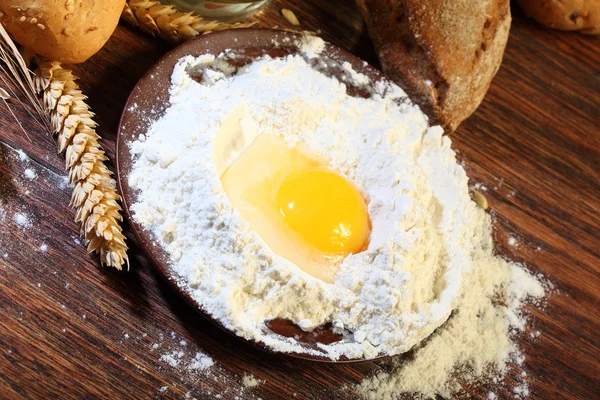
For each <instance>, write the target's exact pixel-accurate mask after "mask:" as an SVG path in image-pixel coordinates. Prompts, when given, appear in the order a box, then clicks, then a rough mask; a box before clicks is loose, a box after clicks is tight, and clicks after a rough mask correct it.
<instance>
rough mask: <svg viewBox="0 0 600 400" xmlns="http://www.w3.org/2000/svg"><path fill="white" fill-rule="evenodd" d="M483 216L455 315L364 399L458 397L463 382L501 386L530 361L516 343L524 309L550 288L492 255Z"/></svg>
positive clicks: (520, 391)
mask: <svg viewBox="0 0 600 400" xmlns="http://www.w3.org/2000/svg"><path fill="white" fill-rule="evenodd" d="M479 214H480V218H479V219H478V221H477V224H476V227H475V228H476V229H475V236H474V238H473V239H474V243H475V253H474V257H475V267H474V269H473V271H472V272H471V273H470V275H471V276H470V284H469V285H467V287H466V288H465V290H464V291H463V294H462V296H461V299H460V302H459V304H458V307H457V309H456V310H455V311H454V314H453V316H452V317H451V318H450V319H449V320H448V322H447V323H446V324H445V325H443V326H441V327H440V328H439V329H438V330H437V331H436V332H435V333H434V334H433V335H432V336H431V337H430V338H429V339H428V340H426V341H425V342H424V343H423V344H421V345H420V346H417V347H416V348H415V350H414V354H413V355H412V356H411V357H410V358H409V359H402V358H400V357H399V358H398V359H397V360H396V361H394V366H393V369H392V371H391V372H382V373H379V374H376V375H375V376H373V377H371V378H368V379H366V380H364V381H363V382H362V383H361V384H360V385H358V386H357V388H356V390H357V391H358V392H359V393H360V394H361V395H362V397H363V398H367V399H382V398H386V399H394V398H401V396H406V395H411V396H413V397H414V398H435V397H436V396H442V397H446V398H454V397H456V396H457V394H458V393H460V391H461V385H462V384H466V385H469V384H476V383H484V384H485V383H486V382H488V381H490V380H492V381H493V382H495V384H494V386H497V384H498V383H499V382H501V380H502V377H503V376H504V375H506V374H507V373H508V372H510V371H511V370H514V368H522V366H523V362H524V359H525V357H524V354H523V353H522V351H521V349H519V347H518V346H517V345H516V343H515V341H514V338H515V337H516V336H519V335H521V334H522V333H523V332H524V331H525V330H526V329H527V320H528V318H527V315H526V314H525V313H524V312H523V311H522V310H521V308H522V306H523V305H524V304H526V303H527V302H529V303H534V304H536V305H539V304H540V301H541V299H542V298H543V296H544V295H545V289H544V286H543V285H542V282H541V280H540V278H536V277H535V276H533V275H532V274H531V273H530V272H528V271H527V269H526V268H525V267H523V266H521V265H519V264H515V263H511V262H508V261H506V260H504V259H502V258H500V257H498V256H495V255H494V254H493V253H494V249H493V241H492V236H491V222H490V217H489V216H488V215H486V214H484V213H483V211H481V212H480V213H479ZM549 286H551V285H549ZM526 377H527V374H526V373H524V372H522V373H521V374H520V376H519V377H518V378H517V379H520V380H521V381H520V382H519V383H518V385H517V386H516V387H515V388H513V390H512V392H513V395H514V397H515V398H520V397H527V395H528V393H529V389H528V384H527V381H526V379H525V378H526ZM488 398H489V399H495V398H496V394H495V393H490V394H489V395H488Z"/></svg>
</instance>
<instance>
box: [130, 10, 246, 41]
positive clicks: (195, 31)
mask: <svg viewBox="0 0 600 400" xmlns="http://www.w3.org/2000/svg"><path fill="white" fill-rule="evenodd" d="M121 18H123V19H124V20H125V21H127V22H129V23H130V24H132V25H133V26H135V27H138V28H140V29H141V30H143V31H144V32H146V33H148V34H150V35H152V36H154V37H156V36H159V37H161V38H162V39H164V40H167V41H169V42H170V43H172V44H174V45H176V44H179V43H181V42H184V41H186V40H189V39H193V38H195V37H196V36H198V35H201V34H205V33H208V32H213V31H222V30H225V29H234V28H247V27H250V26H252V25H254V23H253V22H252V23H250V22H236V23H234V24H227V23H223V22H219V21H207V20H204V19H202V17H200V16H198V15H193V13H192V12H180V11H178V10H177V9H176V8H175V7H174V6H172V5H167V4H161V3H160V2H159V1H149V0H127V1H126V2H125V8H124V9H123V13H122V14H121Z"/></svg>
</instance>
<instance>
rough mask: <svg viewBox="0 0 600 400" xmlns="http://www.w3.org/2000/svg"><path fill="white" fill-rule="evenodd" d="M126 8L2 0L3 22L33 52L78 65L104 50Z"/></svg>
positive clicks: (104, 2) (95, 2)
mask: <svg viewBox="0 0 600 400" xmlns="http://www.w3.org/2000/svg"><path fill="white" fill-rule="evenodd" d="M124 5H125V0H100V1H99V0H0V22H2V24H4V27H5V28H6V30H7V31H8V32H9V33H10V34H11V35H12V36H13V38H14V40H15V41H16V42H18V43H20V44H21V45H23V46H24V47H26V48H27V49H29V50H31V51H32V52H34V53H36V54H39V55H42V56H44V57H47V58H50V59H52V60H56V61H61V62H65V63H70V64H75V63H80V62H83V61H85V60H87V59H88V58H89V57H91V56H92V55H93V54H95V53H96V52H97V51H98V50H100V49H101V48H102V46H104V43H106V41H107V40H108V38H109V37H110V35H112V33H113V31H114V30H115V28H116V26H117V23H118V22H119V17H120V15H121V11H123V7H124Z"/></svg>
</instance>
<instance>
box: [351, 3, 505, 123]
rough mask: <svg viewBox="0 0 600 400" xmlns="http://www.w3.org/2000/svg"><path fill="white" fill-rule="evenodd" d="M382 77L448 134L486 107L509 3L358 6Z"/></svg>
mask: <svg viewBox="0 0 600 400" xmlns="http://www.w3.org/2000/svg"><path fill="white" fill-rule="evenodd" d="M357 4H358V6H359V8H360V10H361V12H362V14H363V16H364V18H365V21H366V24H367V28H368V30H369V33H370V36H371V38H372V39H373V43H374V45H375V48H376V50H377V53H378V55H379V60H380V62H381V67H382V69H383V71H384V72H385V73H386V74H387V75H388V76H389V77H390V78H391V79H392V80H394V81H395V82H397V83H398V84H399V85H400V86H401V87H402V88H404V89H405V91H406V92H407V93H408V94H409V96H411V98H412V99H413V101H415V102H417V103H418V104H419V105H420V106H421V108H422V109H423V111H424V112H425V113H426V114H427V115H428V116H429V117H430V119H431V120H432V123H435V124H441V125H443V126H444V127H446V128H447V129H448V130H449V131H453V130H454V129H456V127H457V126H458V125H459V124H460V123H461V122H462V121H463V120H464V119H466V118H467V117H468V116H469V115H471V114H472V113H473V111H475V109H476V108H477V107H478V106H479V104H480V103H481V100H482V99H483V97H484V95H485V93H486V92H487V90H488V88H489V85H490V82H491V81H492V78H493V77H494V75H495V74H496V72H497V71H498V68H499V67H500V64H501V62H502V56H503V54H504V48H505V46H506V42H507V39H508V31H509V28H510V22H511V16H510V7H509V0H453V1H447V0H357Z"/></svg>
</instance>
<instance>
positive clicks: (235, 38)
mask: <svg viewBox="0 0 600 400" xmlns="http://www.w3.org/2000/svg"><path fill="white" fill-rule="evenodd" d="M301 38H302V35H301V34H299V33H292V32H287V31H279V30H271V29H236V30H228V31H221V32H215V33H210V34H208V35H204V36H200V37H199V38H197V39H194V40H192V41H189V42H186V43H184V44H183V45H181V46H179V47H177V48H175V49H174V50H172V51H171V52H169V53H168V54H166V55H165V56H164V57H162V58H161V59H160V60H159V61H158V62H157V63H156V64H154V66H152V67H151V68H150V70H149V71H148V72H147V73H146V74H145V75H144V76H143V77H142V79H140V81H139V82H138V83H137V85H136V86H135V88H134V89H133V91H132V92H131V95H130V96H129V99H128V100H127V104H126V105H125V109H124V111H123V115H122V116H121V123H120V125H119V132H118V138H117V180H118V184H119V189H120V190H121V195H122V197H123V206H124V210H125V215H126V217H127V218H128V220H129V222H130V224H131V227H132V230H133V232H134V234H135V236H136V238H137V240H138V243H139V245H140V246H141V247H142V248H143V249H144V250H145V251H146V253H147V254H148V255H149V256H150V258H151V260H152V261H153V263H154V265H155V266H156V267H157V269H158V271H159V272H160V274H161V275H163V276H164V277H165V278H166V279H167V280H168V282H169V283H170V284H171V285H172V286H173V287H174V288H175V290H176V291H177V292H179V293H180V294H181V295H182V296H183V297H184V298H185V299H186V300H187V301H188V302H189V303H191V304H192V305H193V306H194V307H195V308H197V309H198V311H199V312H200V313H201V314H202V315H204V316H205V317H206V318H208V319H209V320H210V321H211V322H213V323H215V324H216V325H218V326H220V327H221V328H223V329H225V330H226V331H227V332H229V333H232V332H231V331H229V330H228V329H226V328H225V327H223V325H222V324H221V323H220V322H219V321H218V320H216V319H215V318H213V317H212V316H211V315H210V314H209V313H207V312H205V311H204V310H203V308H202V306H201V305H200V304H198V303H197V302H196V301H195V300H194V299H193V298H192V296H190V294H189V293H188V292H187V289H186V288H185V287H184V286H179V284H178V283H177V277H176V276H175V275H174V273H173V272H172V271H171V269H170V268H169V261H168V256H167V254H166V253H165V251H164V250H163V249H162V248H161V247H160V245H159V244H158V243H156V241H155V240H154V238H153V236H152V233H151V232H149V231H146V230H144V229H143V228H142V226H140V225H139V224H138V223H136V221H135V220H134V219H133V218H132V216H131V213H130V209H129V206H130V204H133V203H134V202H135V201H136V196H137V194H136V192H135V191H134V190H133V189H131V188H130V187H129V184H128V177H129V171H130V170H131V164H132V161H133V160H132V157H131V154H130V152H129V148H128V143H129V142H131V141H132V140H134V139H136V138H137V137H138V135H139V134H142V133H145V132H146V131H147V129H148V127H149V126H150V125H151V124H152V122H153V121H155V120H156V119H158V118H160V117H161V116H162V115H163V113H164V111H165V109H166V108H167V106H168V99H169V93H168V92H169V87H170V82H171V74H172V71H173V68H174V67H175V64H176V63H177V61H178V60H179V59H181V58H182V57H185V56H187V55H192V56H199V55H202V54H215V55H217V54H219V53H221V52H223V51H224V50H226V49H234V50H236V51H238V52H239V54H242V55H243V57H238V58H236V59H237V60H238V61H239V60H241V61H239V62H241V63H245V62H246V63H247V62H250V61H251V60H252V59H253V58H256V57H258V56H262V55H265V54H268V55H270V56H271V57H280V56H284V55H286V54H291V53H294V52H297V51H298V48H297V45H296V44H295V43H297V41H298V39H301ZM343 62H348V63H350V65H351V66H352V68H353V69H354V70H355V71H357V72H359V73H362V74H365V75H367V76H368V77H369V78H371V82H377V81H379V80H385V78H384V77H383V75H382V74H381V72H379V71H378V70H376V69H375V68H373V67H371V66H369V65H367V63H365V62H363V61H362V60H360V59H359V58H357V57H355V56H353V55H352V54H350V53H348V52H346V51H344V50H342V49H339V48H337V47H335V46H333V45H331V44H327V45H326V47H325V50H324V52H323V53H322V57H319V58H318V59H315V60H314V66H315V68H318V69H320V70H322V71H324V73H326V74H329V75H331V76H335V77H337V78H338V79H340V80H342V81H347V76H346V75H347V72H346V70H345V69H343V68H341V63H343ZM317 64H318V65H317ZM347 87H348V89H347V91H348V94H350V95H353V96H361V97H367V96H369V95H370V89H371V87H366V86H365V87H357V86H352V85H351V84H347ZM266 329H270V330H271V331H272V332H274V333H276V334H279V335H282V336H286V337H292V338H295V340H296V341H297V342H299V343H301V344H302V345H304V346H306V347H307V348H311V349H317V350H318V349H319V348H318V347H317V345H316V344H317V343H321V344H330V343H333V342H336V341H338V340H340V339H341V336H340V335H339V334H336V333H334V332H333V331H332V330H331V326H328V325H324V326H321V327H319V328H317V329H315V330H314V331H313V332H304V331H302V330H301V329H300V328H298V327H297V326H295V325H294V324H293V323H291V322H289V321H285V320H272V321H269V322H268V323H266ZM249 342H250V343H252V344H253V345H255V346H257V347H259V348H261V349H263V350H267V351H270V352H273V351H272V350H271V349H269V348H266V347H265V346H264V345H262V344H261V343H258V342H255V341H249ZM281 354H286V355H289V356H292V357H297V358H302V359H307V360H312V361H321V362H332V360H331V359H329V358H327V357H321V356H315V355H310V354H302V353H281ZM380 358H381V357H380ZM357 361H365V359H364V358H359V359H348V358H341V359H340V360H338V361H335V362H357Z"/></svg>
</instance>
